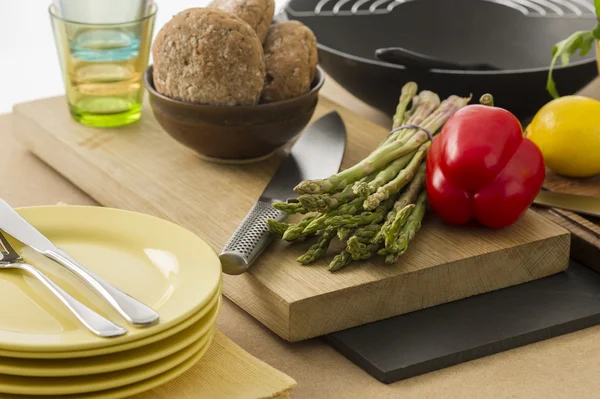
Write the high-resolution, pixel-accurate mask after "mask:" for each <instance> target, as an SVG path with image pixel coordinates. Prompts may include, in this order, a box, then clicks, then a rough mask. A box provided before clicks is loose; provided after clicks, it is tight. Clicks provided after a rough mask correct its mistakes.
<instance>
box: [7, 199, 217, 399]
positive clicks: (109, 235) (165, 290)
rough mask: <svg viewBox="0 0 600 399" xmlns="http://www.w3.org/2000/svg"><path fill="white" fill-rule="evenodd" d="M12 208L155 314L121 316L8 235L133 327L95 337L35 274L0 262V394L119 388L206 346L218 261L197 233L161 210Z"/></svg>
mask: <svg viewBox="0 0 600 399" xmlns="http://www.w3.org/2000/svg"><path fill="white" fill-rule="evenodd" d="M18 211H19V213H20V214H21V215H22V216H23V217H24V218H25V219H27V220H28V221H29V222H30V223H31V224H33V225H34V226H35V227H37V228H38V230H40V231H41V232H42V233H43V234H44V235H46V236H47V237H48V238H49V239H50V240H51V241H53V242H54V243H55V244H56V245H57V246H58V247H60V248H62V249H64V250H66V251H67V252H68V253H69V254H71V255H72V256H73V257H75V258H76V259H77V260H79V261H80V262H81V263H82V264H83V265H85V266H86V267H88V268H89V269H91V270H92V271H94V272H95V273H97V274H99V275H100V276H101V277H104V278H105V279H106V280H108V281H109V282H110V283H112V284H113V285H115V286H116V287H117V288H119V289H121V290H123V291H124V292H127V293H128V294H130V295H132V296H133V297H135V298H137V299H139V300H140V301H142V302H143V303H145V304H147V305H149V306H151V307H152V308H153V309H154V310H156V311H157V312H158V313H159V314H160V322H159V323H158V324H156V325H154V326H151V327H148V328H135V327H133V326H131V325H129V324H127V322H126V321H125V320H124V319H122V318H121V317H120V316H119V315H118V314H117V313H116V312H115V311H113V310H112V309H111V308H110V307H109V306H107V305H106V304H105V303H104V301H103V300H102V299H100V298H99V297H97V296H96V295H95V294H94V293H93V292H91V291H90V290H89V289H87V288H86V287H85V286H84V285H83V284H82V283H80V282H79V281H78V280H77V279H76V278H75V277H73V276H72V275H71V274H70V273H69V272H67V271H65V270H64V269H63V268H62V267H61V266H59V265H57V264H55V263H53V262H52V261H50V260H47V259H46V258H44V257H42V256H40V255H38V254H36V253H35V252H34V251H33V250H31V249H30V248H27V247H24V246H23V244H20V243H18V242H15V241H14V240H11V243H13V244H14V247H15V249H16V250H17V252H19V253H20V254H21V255H23V256H24V257H25V259H26V261H28V262H29V263H31V264H33V265H34V266H36V267H38V268H39V269H41V270H42V271H43V272H45V273H46V274H47V275H48V276H49V277H50V278H51V279H52V280H53V281H54V282H55V283H57V284H58V285H60V286H61V287H62V288H63V289H65V290H66V291H67V292H69V293H70V294H71V295H73V296H74V297H75V298H77V299H78V300H80V301H81V302H82V303H84V304H85V305H87V306H89V307H90V308H92V309H94V310H95V311H97V312H98V313H100V314H102V315H103V316H105V317H107V318H109V319H110V320H112V321H113V322H115V323H117V324H119V325H121V326H123V327H126V328H127V329H128V330H129V331H128V333H127V334H125V335H123V336H120V337H117V338H108V339H107V338H100V337H97V336H95V335H93V334H92V333H90V332H89V331H88V330H87V329H86V328H85V327H84V326H83V325H82V324H80V323H79V322H78V320H77V319H76V318H75V317H74V316H73V315H72V314H71V313H70V312H69V311H68V309H66V308H65V307H64V306H63V305H62V304H61V303H60V302H59V300H58V299H56V298H55V297H54V296H53V295H52V294H51V293H50V292H49V291H48V290H47V289H46V288H45V287H44V286H42V285H41V284H40V283H39V282H38V281H37V280H35V279H33V278H31V277H30V276H28V275H25V274H23V273H22V272H19V271H13V270H0V398H13V397H18V398H20V399H27V398H32V397H39V396H41V395H53V396H55V397H60V398H61V399H67V398H103V399H108V398H122V397H126V396H129V395H134V394H136V393H139V392H142V391H145V390H148V389H151V388H153V387H155V386H158V385H161V384H163V383H165V382H167V381H169V380H171V379H173V378H175V377H177V376H178V375H180V374H182V373H183V372H184V371H186V370H187V369H189V368H190V367H191V366H193V365H194V364H195V363H196V362H197V361H198V360H199V359H200V358H201V357H202V356H203V355H204V353H205V352H206V350H207V349H208V347H209V345H210V342H211V339H212V336H213V333H214V329H215V323H216V319H217V316H218V314H219V310H220V305H221V266H220V263H219V259H218V257H217V255H216V254H215V252H214V251H213V250H212V249H211V248H210V246H209V245H208V244H206V243H205V242H204V241H203V240H201V239H200V238H198V237H197V236H196V235H194V234H192V233H191V232H189V231H187V230H185V229H183V228H181V227H179V226H177V225H175V224H172V223H170V222H167V221H164V220H162V219H159V218H155V217H151V216H147V215H143V214H139V213H133V212H127V211H121V210H115V209H108V208H100V207H71V206H56V207H34V208H23V209H20V210H18ZM17 395H18V396H17Z"/></svg>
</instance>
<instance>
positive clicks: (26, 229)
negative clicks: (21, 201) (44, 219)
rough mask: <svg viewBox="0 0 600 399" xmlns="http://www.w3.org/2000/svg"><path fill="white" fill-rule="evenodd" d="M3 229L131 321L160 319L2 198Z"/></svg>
mask: <svg viewBox="0 0 600 399" xmlns="http://www.w3.org/2000/svg"><path fill="white" fill-rule="evenodd" d="M0 229H2V230H4V231H5V232H6V233H8V234H9V235H11V236H13V237H14V238H16V239H17V240H19V241H21V242H22V243H23V244H25V245H27V246H28V247H31V248H32V249H34V250H36V251H37V252H39V253H41V254H42V255H44V256H45V257H47V258H49V259H51V260H53V261H54V262H56V263H58V264H60V265H62V266H64V267H65V268H66V269H67V270H69V271H70V272H72V273H73V274H75V275H76V276H77V277H79V278H80V279H81V280H82V281H83V282H84V283H85V284H86V285H87V286H88V287H89V288H91V289H92V290H94V291H95V292H96V293H98V294H99V295H100V296H101V297H102V298H104V299H105V300H106V301H107V302H108V303H109V304H110V305H111V306H112V307H113V308H114V309H115V310H117V311H118V312H119V313H120V314H121V316H123V317H124V318H125V320H127V321H128V322H130V323H132V324H134V325H137V326H140V327H147V326H150V325H153V324H155V323H156V322H158V319H159V315H158V313H156V312H155V311H154V310H152V309H151V308H150V307H148V306H146V305H144V304H143V303H141V302H140V301H138V300H137V299H135V298H133V297H131V296H129V295H127V294H126V293H124V292H122V291H120V290H119V289H118V288H116V287H114V286H112V285H111V284H109V283H108V282H106V281H104V280H103V279H102V278H101V277H100V276H98V275H96V274H94V273H92V272H91V271H89V270H87V269H86V268H85V267H84V266H83V265H81V264H80V263H79V262H77V261H76V260H75V259H73V258H72V257H71V256H70V255H69V254H67V253H66V252H65V251H63V250H62V249H60V248H58V247H57V246H56V245H54V244H53V243H52V241H50V240H49V239H48V238H47V237H46V236H44V235H43V234H42V233H40V232H39V231H38V230H37V229H36V228H35V227H33V226H32V225H31V224H30V223H29V222H28V221H27V220H25V219H24V218H23V217H22V216H21V215H19V213H18V212H17V211H15V210H14V209H13V208H12V207H11V206H10V205H9V204H7V203H6V202H5V201H3V200H1V199H0Z"/></svg>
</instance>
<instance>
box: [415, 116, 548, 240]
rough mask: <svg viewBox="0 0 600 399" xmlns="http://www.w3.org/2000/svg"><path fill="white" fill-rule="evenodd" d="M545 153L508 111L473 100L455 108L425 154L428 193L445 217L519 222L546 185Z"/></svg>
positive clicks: (495, 224)
mask: <svg viewBox="0 0 600 399" xmlns="http://www.w3.org/2000/svg"><path fill="white" fill-rule="evenodd" d="M544 176H545V167H544V158H543V157H542V153H541V152H540V150H539V149H538V147H537V146H536V145H535V144H534V143H533V142H532V141H531V140H529V139H527V138H525V137H523V130H522V128H521V124H520V123H519V120H518V119H517V118H516V117H515V116H514V115H513V114H511V113H510V112H508V111H506V110H504V109H502V108H496V107H490V106H486V105H469V106H467V107H465V108H463V109H461V110H460V111H458V112H457V113H456V114H454V115H453V116H452V117H451V118H450V119H449V120H448V121H447V122H446V124H445V125H444V128H443V129H442V132H441V133H440V134H439V135H438V136H437V137H436V138H435V139H434V140H433V143H432V144H431V149H430V150H429V154H428V155H427V196H428V199H429V203H430V205H431V207H432V208H433V210H434V211H435V212H436V213H437V214H438V215H439V216H440V217H441V218H442V219H443V220H444V221H446V222H448V223H452V224H464V223H467V222H468V221H470V220H472V219H476V220H478V221H479V222H480V223H482V224H484V225H486V226H488V227H493V228H499V227H505V226H508V225H511V224H513V223H514V222H516V221H517V220H518V219H519V218H520V217H521V215H523V213H524V212H525V211H526V210H527V208H528V207H529V206H530V205H531V203H532V202H533V200H534V199H535V196H536V195H537V193H538V192H539V191H540V189H541V188H542V183H543V181H544Z"/></svg>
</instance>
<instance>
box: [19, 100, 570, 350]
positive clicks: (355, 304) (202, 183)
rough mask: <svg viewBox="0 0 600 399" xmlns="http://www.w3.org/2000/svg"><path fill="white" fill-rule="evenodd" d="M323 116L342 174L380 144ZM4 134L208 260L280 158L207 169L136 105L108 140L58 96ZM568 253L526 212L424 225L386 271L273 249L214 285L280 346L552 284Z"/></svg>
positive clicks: (381, 132)
mask: <svg viewBox="0 0 600 399" xmlns="http://www.w3.org/2000/svg"><path fill="white" fill-rule="evenodd" d="M332 110H337V111H338V112H339V113H340V114H341V116H342V118H343V120H344V122H345V124H346V127H347V132H348V145H347V151H346V154H345V158H344V163H343V166H342V167H348V166H349V165H352V164H354V163H356V162H357V161H359V160H360V159H362V158H363V157H364V156H365V155H367V154H368V153H369V152H370V151H371V150H373V149H374V148H375V147H376V145H377V143H378V142H379V141H380V140H381V139H382V138H384V137H385V135H386V134H387V131H386V129H384V128H382V127H381V126H378V125H375V124H373V123H371V122H369V121H367V120H365V119H363V118H361V117H359V116H357V115H355V114H353V113H351V112H350V111H348V110H346V109H343V108H341V107H339V106H338V105H336V104H334V103H333V102H331V101H328V100H327V99H325V98H321V100H320V102H319V105H318V108H317V110H316V112H315V118H318V117H320V116H322V115H324V114H325V113H328V112H330V111H332ZM13 123H14V126H13V130H14V132H15V134H16V135H17V137H18V138H19V139H21V140H22V141H23V142H24V143H25V144H26V146H27V147H28V148H29V149H30V150H31V151H32V152H33V153H34V154H36V155H37V156H38V157H40V158H41V159H42V160H43V161H45V162H46V163H47V164H48V165H50V166H51V167H53V168H54V169H56V170H57V171H58V172H60V173H61V174H63V175H64V176H65V177H66V178H67V179H69V180H70V181H72V182H73V183H74V184H76V185H77V186H79V187H80V188H81V189H82V190H84V191H85V192H86V193H88V194H89V195H90V196H91V197H93V198H94V199H96V200H97V201H98V202H99V203H101V204H103V205H105V206H111V207H117V208H123V209H130V210H136V211H139V212H145V213H148V214H153V215H157V216H159V217H163V218H166V219H170V220H172V221H174V222H175V223H178V224H180V225H183V226H185V227H187V228H189V229H190V230H192V231H194V232H195V233H197V234H198V235H200V236H202V237H203V238H205V239H206V240H207V241H208V242H209V243H210V244H211V245H212V246H213V247H214V248H215V250H217V251H218V250H219V249H220V248H222V247H223V246H224V244H225V243H226V242H227V240H228V239H229V237H230V235H231V234H232V233H233V231H234V230H235V229H236V227H237V226H238V224H239V223H240V221H241V220H242V219H243V218H244V216H245V215H246V213H247V212H248V211H249V210H250V208H251V207H252V205H253V204H254V202H255V201H256V199H257V198H258V196H259V195H260V193H261V192H262V190H263V188H264V187H265V185H266V184H267V182H268V181H269V179H270V176H271V175H272V174H273V172H274V170H275V169H276V168H277V166H278V164H279V163H280V161H281V159H282V154H277V155H275V156H274V157H273V158H271V159H269V160H267V161H264V162H261V163H256V164H251V165H244V166H235V165H217V164H211V163H207V162H205V161H202V160H200V159H199V158H198V157H197V156H195V155H194V154H193V153H192V152H191V151H189V150H188V149H186V148H184V147H182V146H181V145H179V144H178V143H176V142H175V141H174V140H172V139H171V138H170V137H169V136H168V135H166V134H165V133H164V132H163V131H162V129H161V128H160V127H159V125H158V124H157V122H156V121H155V120H154V117H153V116H152V112H151V111H150V110H149V108H148V106H147V105H146V108H145V109H144V115H143V117H142V120H141V121H140V122H139V123H137V124H134V125H130V126H127V127H124V128H120V129H113V130H99V129H94V128H89V127H86V126H82V125H80V124H78V123H76V122H74V121H73V120H71V118H70V116H69V113H68V110H67V107H66V102H65V99H64V98H61V97H57V98H50V99H44V100H38V101H34V102H30V103H24V104H20V105H17V106H15V108H14V118H13ZM15 167H18V166H15ZM32 195H34V194H33V193H32ZM569 245H570V239H569V234H568V232H567V231H566V230H564V229H563V228H561V227H559V226H557V225H555V224H553V223H551V222H550V221H548V220H547V219H545V218H543V217H541V216H540V215H538V214H536V213H535V212H532V211H529V212H527V213H526V214H525V216H524V217H523V218H522V219H521V220H520V221H519V222H518V223H516V224H515V225H513V226H511V227H509V228H506V229H502V230H489V229H485V228H482V227H478V226H468V227H452V226H447V225H445V224H443V223H441V222H440V220H439V219H437V218H436V217H435V216H433V215H429V216H428V217H427V218H426V220H425V221H424V224H423V227H422V229H421V231H420V232H419V234H418V235H417V237H416V239H415V240H414V241H413V242H412V243H411V247H410V249H409V250H408V251H407V253H406V254H405V255H404V256H403V257H402V258H401V260H400V261H399V262H397V264H395V265H392V266H387V265H385V264H383V262H381V260H380V259H376V260H371V261H365V262H361V263H358V262H357V263H354V264H352V265H350V266H348V267H347V268H345V269H343V270H341V271H340V272H337V273H330V272H329V271H327V269H326V264H327V263H328V261H329V260H330V258H331V256H327V257H326V259H324V260H322V261H321V262H317V263H316V264H315V265H313V266H309V267H304V266H300V265H299V264H298V263H296V262H295V259H296V258H297V257H298V256H299V255H300V254H301V253H303V252H304V251H305V250H306V249H307V247H308V245H307V244H306V243H303V244H301V245H286V244H283V243H275V244H273V245H271V246H270V247H269V249H268V250H267V251H265V253H264V255H262V256H261V258H260V259H259V261H258V262H257V263H256V264H255V265H253V266H252V267H251V269H250V271H249V272H248V273H246V274H244V275H241V276H225V284H224V293H225V295H226V296H228V297H229V298H230V299H231V300H233V301H234V302H235V303H237V304H238V305H239V306H240V307H242V308H243V309H245V310H246V311H247V312H248V313H250V314H251V315H253V316H254V317H255V318H257V319H258V320H259V321H261V322H262V323H263V324H265V325H266V326H267V327H268V328H270V329H271V330H273V331H274V332H275V333H277V334H278V335H280V336H281V337H282V338H284V339H286V340H289V341H298V340H303V339H307V338H311V337H315V336H320V335H323V334H326V333H330V332H334V331H339V330H343V329H346V328H349V327H353V326H357V325H361V324H365V323H368V322H372V321H375V320H381V319H385V318H388V317H391V316H395V315H399V314H404V313H408V312H411V311H414V310H418V309H423V308H427V307H431V306H435V305H439V304H442V303H446V302H450V301H454V300H457V299H461V298H465V297H469V296H472V295H476V294H480V293H483V292H488V291H494V290H497V289H500V288H504V287H508V286H512V285H516V284H520V283H523V282H526V281H530V280H535V279H538V278H541V277H544V276H548V275H551V274H554V273H557V272H559V271H562V270H564V269H565V268H566V267H567V265H568V258H569ZM331 255H333V254H331Z"/></svg>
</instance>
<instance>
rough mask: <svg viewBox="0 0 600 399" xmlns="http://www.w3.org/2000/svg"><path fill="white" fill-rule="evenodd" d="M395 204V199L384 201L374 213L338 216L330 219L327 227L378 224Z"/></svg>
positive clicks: (326, 222) (327, 221) (326, 223)
mask: <svg viewBox="0 0 600 399" xmlns="http://www.w3.org/2000/svg"><path fill="white" fill-rule="evenodd" d="M393 204H394V202H393V198H390V199H387V200H386V201H383V202H382V203H381V205H379V206H378V207H377V209H375V210H374V211H373V212H362V213H360V214H358V215H338V216H333V217H331V218H328V219H327V220H326V221H325V225H326V226H331V227H335V228H340V227H342V226H343V227H358V226H361V225H365V224H376V223H379V222H381V221H382V220H383V219H384V218H385V215H386V214H387V213H388V211H389V210H390V208H391V207H392V205H393Z"/></svg>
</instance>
